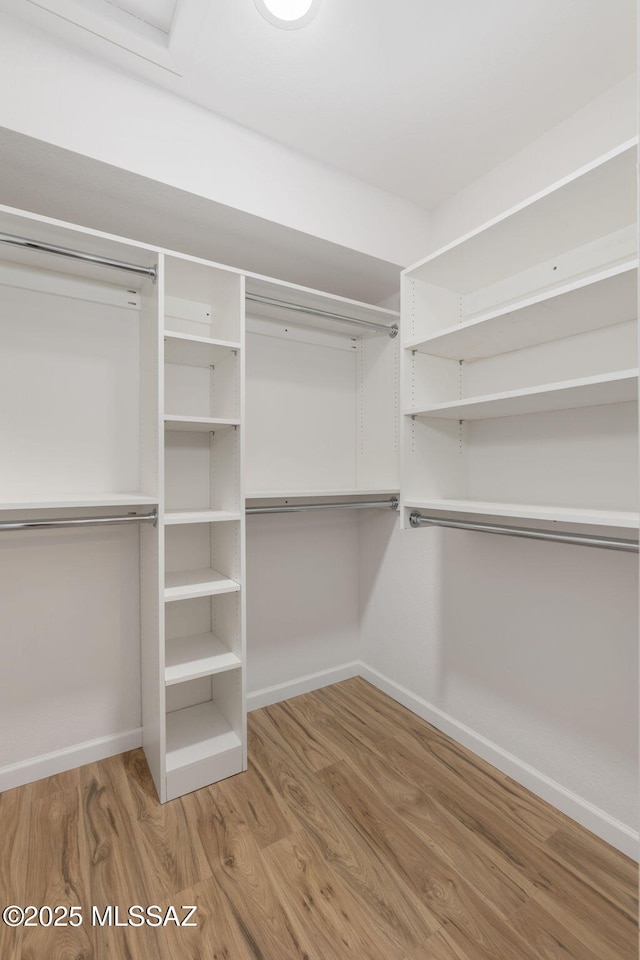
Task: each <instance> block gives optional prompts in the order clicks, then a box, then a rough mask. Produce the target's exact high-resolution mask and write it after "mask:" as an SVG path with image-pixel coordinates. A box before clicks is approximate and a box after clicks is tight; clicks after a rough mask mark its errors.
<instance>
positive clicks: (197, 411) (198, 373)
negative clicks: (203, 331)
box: [164, 337, 240, 429]
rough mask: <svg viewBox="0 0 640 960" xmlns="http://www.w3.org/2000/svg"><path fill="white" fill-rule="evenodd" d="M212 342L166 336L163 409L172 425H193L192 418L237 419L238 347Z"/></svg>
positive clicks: (238, 398)
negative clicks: (205, 343)
mask: <svg viewBox="0 0 640 960" xmlns="http://www.w3.org/2000/svg"><path fill="white" fill-rule="evenodd" d="M212 345H213V341H211V342H210V345H204V344H203V343H202V342H197V343H196V342H194V341H193V340H188V341H185V340H180V339H177V338H175V337H174V338H173V339H169V340H165V366H164V395H165V410H166V411H167V416H169V417H171V420H170V421H169V422H170V423H171V424H173V429H196V427H195V425H194V422H193V420H194V418H197V419H198V420H200V419H202V420H204V422H205V424H206V422H207V421H208V420H210V419H212V418H213V419H214V420H218V421H223V422H224V421H228V423H229V425H231V424H233V423H234V422H235V423H237V422H239V421H238V417H239V413H240V357H239V348H236V347H221V346H219V345H216V346H212ZM214 354H215V359H214V356H213V355H214ZM185 421H187V422H188V424H189V426H186V425H185Z"/></svg>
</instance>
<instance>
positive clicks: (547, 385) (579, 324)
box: [402, 141, 638, 530]
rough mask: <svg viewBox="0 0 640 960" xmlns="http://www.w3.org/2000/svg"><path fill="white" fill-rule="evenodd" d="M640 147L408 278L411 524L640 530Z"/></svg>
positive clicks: (553, 190)
mask: <svg viewBox="0 0 640 960" xmlns="http://www.w3.org/2000/svg"><path fill="white" fill-rule="evenodd" d="M636 147H637V144H636V141H632V142H629V143H625V144H623V145H622V146H621V147H620V148H618V149H617V150H614V151H612V152H610V153H609V154H607V155H605V156H603V157H601V158H599V159H598V160H596V161H594V162H593V163H592V164H590V165H588V166H587V167H585V168H582V169H581V170H578V171H577V172H576V173H575V174H574V175H572V176H570V177H567V178H565V179H563V180H562V181H560V182H558V183H556V184H553V185H552V186H551V187H550V188H549V189H548V190H545V191H543V192H541V193H540V194H537V195H536V196H534V197H532V198H531V199H530V200H528V201H526V202H525V203H522V204H520V205H519V206H518V207H516V208H514V209H512V210H510V211H508V212H507V213H505V214H504V215H503V216H501V217H498V218H497V219H495V220H493V221H491V222H490V223H488V224H486V225H485V226H483V227H481V228H479V229H478V230H475V231H473V232H472V233H470V234H468V235H467V236H465V237H462V238H461V239H460V240H458V241H456V242H454V243H452V244H449V245H448V246H447V247H444V248H443V249H441V250H439V251H437V252H436V253H434V254H432V255H431V256H429V257H427V258H426V259H424V260H422V261H421V262H420V263H418V264H416V265H415V266H413V267H411V268H409V269H408V270H406V271H404V273H403V278H402V299H403V334H404V340H403V348H404V349H403V355H402V380H403V413H404V416H403V502H402V505H403V507H404V508H405V510H404V511H403V520H404V522H405V523H406V522H407V514H408V512H409V511H410V510H415V509H421V510H424V511H433V512H435V513H440V512H443V513H447V514H449V515H464V516H466V517H467V518H470V517H472V516H473V515H477V516H479V517H482V516H492V517H494V518H496V519H499V518H500V517H504V518H516V519H527V520H535V521H545V522H552V523H554V524H579V525H581V526H583V527H587V528H588V527H590V526H594V527H603V526H606V527H612V528H620V529H627V530H628V529H630V528H633V527H637V525H638V502H637V488H638V482H637V397H638V369H637V366H636V364H637V282H638V273H637V266H638V260H637V238H636V224H635V216H636V200H635V194H636Z"/></svg>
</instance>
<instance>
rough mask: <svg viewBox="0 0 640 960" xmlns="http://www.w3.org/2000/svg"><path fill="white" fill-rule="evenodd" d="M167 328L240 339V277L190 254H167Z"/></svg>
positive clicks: (197, 335) (191, 333)
mask: <svg viewBox="0 0 640 960" xmlns="http://www.w3.org/2000/svg"><path fill="white" fill-rule="evenodd" d="M165 290H166V293H165V329H166V330H170V331H173V332H175V333H184V334H189V335H192V336H196V337H205V338H213V339H221V340H227V341H233V342H238V341H239V340H240V327H241V309H242V305H241V300H240V277H239V276H238V274H235V273H232V272H227V271H226V270H220V269H217V268H215V267H212V266H210V265H209V264H206V263H201V262H198V261H195V260H191V259H190V258H187V257H185V258H182V257H171V256H167V257H166V258H165Z"/></svg>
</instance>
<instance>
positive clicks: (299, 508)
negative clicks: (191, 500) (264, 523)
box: [245, 497, 398, 514]
mask: <svg viewBox="0 0 640 960" xmlns="http://www.w3.org/2000/svg"><path fill="white" fill-rule="evenodd" d="M374 507H381V508H383V509H387V510H397V509H398V498H397V497H391V499H390V500H360V501H358V500H356V501H354V502H353V503H300V504H285V505H284V506H281V507H247V509H246V510H245V513H247V514H256V513H305V512H306V511H309V510H370V509H372V508H374Z"/></svg>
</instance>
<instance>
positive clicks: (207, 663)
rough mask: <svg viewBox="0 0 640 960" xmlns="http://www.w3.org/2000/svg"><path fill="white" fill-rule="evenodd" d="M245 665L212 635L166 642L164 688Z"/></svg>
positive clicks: (198, 635)
mask: <svg viewBox="0 0 640 960" xmlns="http://www.w3.org/2000/svg"><path fill="white" fill-rule="evenodd" d="M241 665H242V661H241V660H240V657H238V656H236V654H235V653H232V652H231V650H229V649H228V648H227V647H225V645H224V644H223V643H222V641H221V640H218V638H217V637H216V636H215V635H214V634H213V633H200V634H196V635H193V636H190V637H179V638H178V639H175V640H167V650H166V660H165V673H164V679H165V684H166V685H167V686H170V685H171V684H174V683H183V682H184V681H185V680H196V679H197V678H198V677H207V676H211V675H212V674H214V673H222V672H223V671H225V670H234V669H236V668H237V667H240V666H241Z"/></svg>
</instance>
